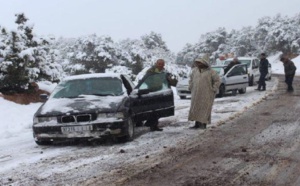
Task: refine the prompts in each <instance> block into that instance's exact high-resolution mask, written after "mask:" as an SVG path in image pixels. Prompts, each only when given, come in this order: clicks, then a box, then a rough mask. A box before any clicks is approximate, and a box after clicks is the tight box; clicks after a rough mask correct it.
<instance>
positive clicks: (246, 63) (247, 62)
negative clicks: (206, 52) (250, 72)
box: [224, 59, 251, 67]
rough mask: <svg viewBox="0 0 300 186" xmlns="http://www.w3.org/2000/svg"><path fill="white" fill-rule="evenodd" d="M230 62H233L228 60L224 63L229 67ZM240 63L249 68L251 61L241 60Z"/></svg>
mask: <svg viewBox="0 0 300 186" xmlns="http://www.w3.org/2000/svg"><path fill="white" fill-rule="evenodd" d="M230 62H232V60H227V61H225V62H224V65H229V63H230ZM239 62H241V64H244V65H247V67H249V65H250V63H251V60H247V59H242V60H239Z"/></svg>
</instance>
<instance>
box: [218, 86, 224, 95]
mask: <svg viewBox="0 0 300 186" xmlns="http://www.w3.org/2000/svg"><path fill="white" fill-rule="evenodd" d="M224 95H225V86H224V85H221V86H220V88H219V93H218V94H217V97H218V98H221V97H224Z"/></svg>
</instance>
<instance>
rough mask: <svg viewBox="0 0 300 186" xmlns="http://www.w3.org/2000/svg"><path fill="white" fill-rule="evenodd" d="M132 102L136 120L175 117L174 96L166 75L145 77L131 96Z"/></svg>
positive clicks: (156, 74)
mask: <svg viewBox="0 0 300 186" xmlns="http://www.w3.org/2000/svg"><path fill="white" fill-rule="evenodd" d="M130 100H131V108H132V111H133V112H134V114H135V118H136V120H140V121H142V120H147V119H148V118H149V117H151V116H152V115H156V116H158V117H168V116H173V115H174V108H175V107H174V95H173V91H172V89H171V88H170V86H169V83H168V80H167V74H166V73H155V74H151V75H148V76H146V77H144V78H143V79H142V80H141V81H140V82H139V83H138V85H137V86H136V87H135V89H134V90H133V91H132V93H131V94H130Z"/></svg>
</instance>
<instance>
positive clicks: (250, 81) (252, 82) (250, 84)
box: [249, 75, 254, 86]
mask: <svg viewBox="0 0 300 186" xmlns="http://www.w3.org/2000/svg"><path fill="white" fill-rule="evenodd" d="M253 84H254V77H253V75H252V76H251V77H250V78H249V86H253Z"/></svg>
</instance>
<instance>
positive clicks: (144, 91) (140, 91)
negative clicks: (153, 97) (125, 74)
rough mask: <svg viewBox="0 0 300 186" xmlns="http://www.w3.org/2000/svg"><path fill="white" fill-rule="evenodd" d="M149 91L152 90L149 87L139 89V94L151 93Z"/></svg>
mask: <svg viewBox="0 0 300 186" xmlns="http://www.w3.org/2000/svg"><path fill="white" fill-rule="evenodd" d="M149 92H150V90H149V89H139V90H138V95H143V94H149Z"/></svg>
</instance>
